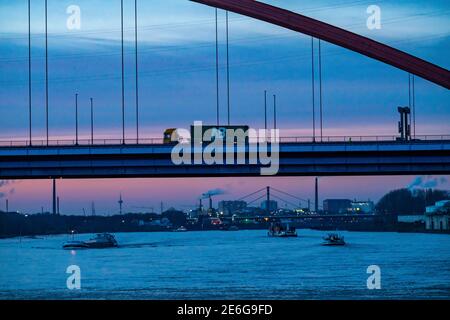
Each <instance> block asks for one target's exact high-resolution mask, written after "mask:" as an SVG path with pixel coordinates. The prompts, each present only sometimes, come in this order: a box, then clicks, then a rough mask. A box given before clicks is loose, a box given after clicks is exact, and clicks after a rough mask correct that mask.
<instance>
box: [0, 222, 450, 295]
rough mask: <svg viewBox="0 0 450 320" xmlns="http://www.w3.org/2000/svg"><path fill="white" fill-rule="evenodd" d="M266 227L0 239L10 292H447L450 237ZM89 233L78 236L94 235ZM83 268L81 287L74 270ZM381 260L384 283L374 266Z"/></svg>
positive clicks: (3, 277)
mask: <svg viewBox="0 0 450 320" xmlns="http://www.w3.org/2000/svg"><path fill="white" fill-rule="evenodd" d="M342 234H343V235H344V236H345V239H346V241H347V242H348V243H349V244H348V245H347V246H345V247H324V246H321V245H320V243H321V242H322V236H323V235H324V233H323V232H319V231H312V230H299V237H298V238H290V239H280V238H269V237H267V235H266V231H264V230H252V231H238V232H220V231H209V232H183V233H171V232H164V233H120V234H116V238H117V240H118V242H119V245H120V247H119V248H112V249H92V250H77V251H70V250H68V251H65V250H62V248H61V245H62V243H63V242H64V241H65V240H67V239H68V237H67V236H51V237H45V238H39V239H26V238H23V239H22V240H21V241H19V239H18V238H15V239H3V240H0V261H1V264H0V298H2V299H11V298H14V299H34V298H39V299H55V298H57V299H415V298H424V299H442V298H444V299H449V298H450V236H449V235H437V234H406V233H405V234H400V233H365V232H342ZM89 237H90V235H80V236H78V237H77V240H86V239H88V238H89ZM73 264H75V265H78V266H80V268H81V290H73V291H71V290H68V289H67V288H66V279H67V277H68V274H66V268H67V267H68V266H69V265H73ZM373 264H375V265H379V266H380V267H381V283H382V289H381V290H368V289H367V287H366V280H367V277H368V276H369V275H368V274H367V273H366V269H367V267H368V266H369V265H373Z"/></svg>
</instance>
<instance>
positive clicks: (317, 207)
mask: <svg viewBox="0 0 450 320" xmlns="http://www.w3.org/2000/svg"><path fill="white" fill-rule="evenodd" d="M314 197H315V198H314V200H315V201H314V210H315V212H316V213H317V212H319V178H317V177H316V185H315V194H314Z"/></svg>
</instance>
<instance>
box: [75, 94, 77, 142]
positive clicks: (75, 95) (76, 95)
mask: <svg viewBox="0 0 450 320" xmlns="http://www.w3.org/2000/svg"><path fill="white" fill-rule="evenodd" d="M75 144H76V145H78V93H75Z"/></svg>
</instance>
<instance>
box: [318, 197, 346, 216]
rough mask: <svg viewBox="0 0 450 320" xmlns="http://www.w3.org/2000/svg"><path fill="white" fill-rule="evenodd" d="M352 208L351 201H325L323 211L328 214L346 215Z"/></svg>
mask: <svg viewBox="0 0 450 320" xmlns="http://www.w3.org/2000/svg"><path fill="white" fill-rule="evenodd" d="M351 207H352V201H351V200H349V199H325V200H323V211H324V212H325V213H327V214H344V213H347V212H348V211H349V208H351Z"/></svg>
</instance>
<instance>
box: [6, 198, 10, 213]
mask: <svg viewBox="0 0 450 320" xmlns="http://www.w3.org/2000/svg"><path fill="white" fill-rule="evenodd" d="M6 212H9V200H8V199H6Z"/></svg>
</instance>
